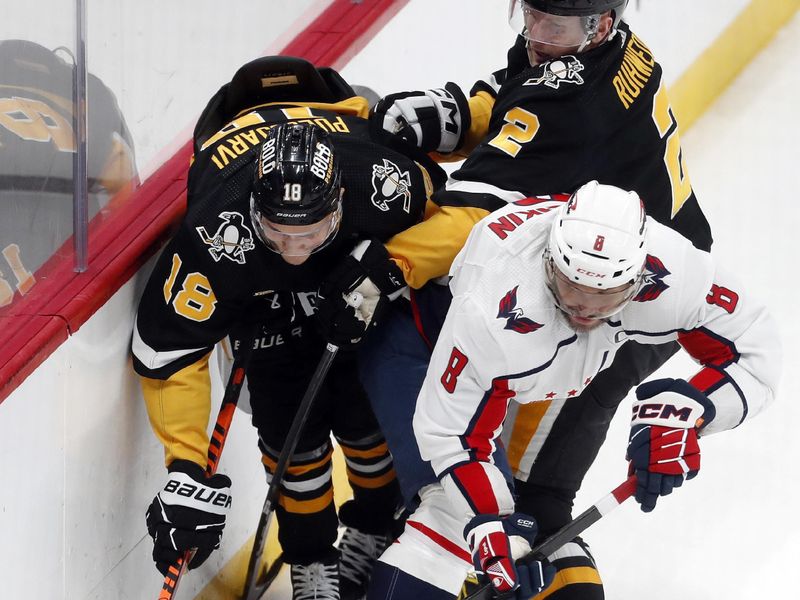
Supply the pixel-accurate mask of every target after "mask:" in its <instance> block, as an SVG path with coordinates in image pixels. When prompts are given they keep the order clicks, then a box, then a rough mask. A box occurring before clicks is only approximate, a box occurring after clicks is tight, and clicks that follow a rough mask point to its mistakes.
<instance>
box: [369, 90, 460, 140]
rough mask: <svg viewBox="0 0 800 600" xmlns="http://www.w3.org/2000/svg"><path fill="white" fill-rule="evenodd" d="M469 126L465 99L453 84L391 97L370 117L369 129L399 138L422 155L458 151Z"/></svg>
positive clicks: (374, 109)
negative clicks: (431, 152) (435, 151)
mask: <svg viewBox="0 0 800 600" xmlns="http://www.w3.org/2000/svg"><path fill="white" fill-rule="evenodd" d="M470 122H471V116H470V111H469V103H468V102H467V98H466V96H464V92H462V91H461V88H459V87H458V86H457V85H456V84H455V83H452V82H449V83H447V84H446V85H445V86H444V88H439V89H435V90H425V91H424V92H423V91H420V92H400V93H398V94H390V95H388V96H386V97H385V98H382V99H381V100H380V101H378V103H377V104H376V105H375V107H374V108H373V109H372V113H371V114H370V126H371V127H377V128H378V129H383V130H385V131H388V132H389V133H393V134H395V135H398V136H400V137H401V138H403V139H404V140H406V141H407V142H409V143H410V144H413V145H415V146H417V147H418V148H421V149H422V150H424V151H425V152H430V151H432V150H437V151H438V152H442V153H448V152H452V151H453V150H456V149H458V147H459V146H461V144H462V143H463V142H464V136H465V134H466V132H467V131H469V127H470Z"/></svg>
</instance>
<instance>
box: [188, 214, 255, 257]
mask: <svg viewBox="0 0 800 600" xmlns="http://www.w3.org/2000/svg"><path fill="white" fill-rule="evenodd" d="M219 218H220V219H222V224H221V225H220V226H219V227H218V228H217V230H216V231H215V232H214V234H213V235H208V232H207V231H206V228H205V227H203V226H200V227H195V229H196V230H197V233H199V234H200V239H201V240H203V243H204V244H206V245H208V246H209V249H208V253H209V254H210V255H211V258H213V259H214V262H219V261H220V260H221V259H222V257H223V256H224V257H226V258H227V259H228V260H232V261H233V262H235V263H239V264H240V265H243V264H244V263H245V256H244V253H245V252H247V251H248V250H252V249H253V248H255V244H254V243H253V232H252V231H250V228H249V227H248V226H247V225H245V224H244V217H243V216H242V214H241V213H238V212H230V211H225V212H221V213H219Z"/></svg>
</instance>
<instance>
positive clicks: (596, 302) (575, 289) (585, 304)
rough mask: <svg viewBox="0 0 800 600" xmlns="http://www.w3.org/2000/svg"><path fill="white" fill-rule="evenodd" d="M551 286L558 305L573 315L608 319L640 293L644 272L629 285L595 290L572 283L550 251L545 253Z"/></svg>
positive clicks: (545, 265) (545, 263)
mask: <svg viewBox="0 0 800 600" xmlns="http://www.w3.org/2000/svg"><path fill="white" fill-rule="evenodd" d="M544 272H545V278H546V281H547V287H548V288H549V289H550V292H551V293H552V294H553V297H554V299H555V302H556V305H557V306H558V308H560V309H561V310H562V311H564V312H565V313H567V314H568V315H571V316H573V317H583V318H586V319H605V318H607V317H610V316H611V315H613V314H616V313H618V312H619V311H620V310H622V309H623V308H624V306H625V305H626V304H627V303H628V302H629V301H630V299H631V298H633V297H634V295H636V292H637V291H638V290H639V286H640V284H641V273H640V274H639V275H638V276H637V277H636V279H635V280H634V281H633V282H632V283H629V284H627V285H624V286H619V287H616V288H612V289H609V290H593V289H591V288H589V287H587V286H585V285H578V284H576V283H573V282H571V281H570V280H569V279H568V278H567V276H566V275H564V274H563V273H562V272H561V270H560V269H559V268H558V267H557V266H556V265H555V263H554V262H553V257H552V256H551V255H550V253H549V252H548V251H546V252H545V256H544Z"/></svg>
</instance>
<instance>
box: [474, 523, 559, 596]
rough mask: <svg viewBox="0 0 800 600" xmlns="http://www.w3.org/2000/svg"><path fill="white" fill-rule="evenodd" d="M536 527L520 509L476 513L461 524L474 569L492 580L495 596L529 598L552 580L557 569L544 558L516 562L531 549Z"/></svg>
mask: <svg viewBox="0 0 800 600" xmlns="http://www.w3.org/2000/svg"><path fill="white" fill-rule="evenodd" d="M537 531H538V527H537V525H536V520H535V519H534V518H533V517H531V516H530V515H526V514H525V513H520V512H516V513H514V514H513V515H509V516H507V517H498V516H497V515H478V516H476V517H474V518H473V519H472V520H471V521H470V522H469V523H468V524H467V526H466V527H465V528H464V538H465V539H466V540H467V543H468V544H469V547H470V550H471V551H472V561H473V562H474V564H475V570H476V571H477V572H478V573H483V574H484V575H485V576H486V577H487V578H488V579H489V581H491V583H492V586H493V587H494V591H495V594H496V595H495V597H496V598H498V599H503V600H505V599H509V600H510V599H512V598H513V599H514V600H528V598H532V597H533V596H535V595H536V594H538V593H540V592H541V591H543V590H544V589H545V588H547V586H549V585H550V584H551V583H552V582H553V578H554V577H555V574H556V569H555V567H553V565H551V564H550V562H549V561H548V560H547V559H546V558H541V559H540V560H537V559H535V558H534V559H530V560H525V561H522V562H520V563H515V560H516V559H520V558H522V557H523V556H525V555H526V554H527V553H528V552H530V550H531V544H533V542H534V540H535V539H536V533H537Z"/></svg>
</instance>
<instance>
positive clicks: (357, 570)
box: [339, 527, 391, 600]
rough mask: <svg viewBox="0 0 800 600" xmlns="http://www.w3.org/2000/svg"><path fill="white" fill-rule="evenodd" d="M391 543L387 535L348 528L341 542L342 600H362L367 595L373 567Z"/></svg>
mask: <svg viewBox="0 0 800 600" xmlns="http://www.w3.org/2000/svg"><path fill="white" fill-rule="evenodd" d="M390 542H391V538H390V537H389V536H387V535H370V534H368V533H363V532H361V531H359V530H358V529H356V528H354V527H347V528H346V529H345V530H344V533H343V534H342V539H341V541H340V542H339V552H341V559H340V560H339V571H340V573H341V578H340V584H339V585H340V590H341V595H342V600H360V599H361V598H363V597H364V595H365V594H366V593H367V586H368V585H369V578H370V576H371V575H372V567H373V566H374V564H375V561H376V560H378V557H379V556H380V555H381V554H383V551H384V550H385V549H386V546H388V545H389V543H390Z"/></svg>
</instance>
